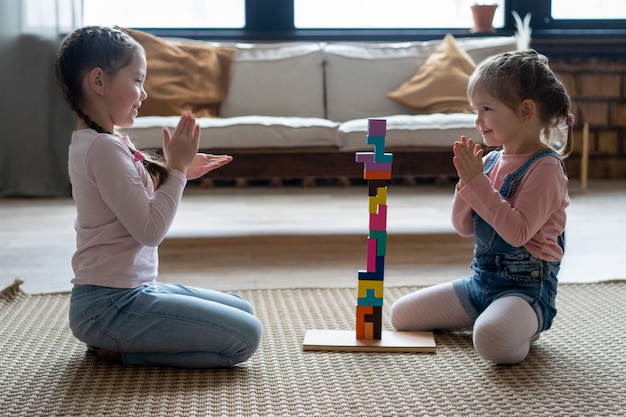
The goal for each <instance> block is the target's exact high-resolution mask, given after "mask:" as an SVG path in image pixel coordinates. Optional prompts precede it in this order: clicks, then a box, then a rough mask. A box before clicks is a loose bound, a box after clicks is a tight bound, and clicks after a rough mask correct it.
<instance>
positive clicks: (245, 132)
mask: <svg viewBox="0 0 626 417" xmlns="http://www.w3.org/2000/svg"><path fill="white" fill-rule="evenodd" d="M179 120H180V117H179V116H169V117H138V118H137V119H135V124H134V126H133V127H132V128H126V129H124V130H125V131H126V133H128V134H129V136H130V137H131V138H132V140H133V142H134V143H135V145H137V147H138V148H161V146H162V145H163V134H162V133H161V126H166V127H169V128H170V130H173V129H174V128H175V127H176V125H177V124H178V121H179ZM198 124H199V125H200V128H201V136H200V149H205V150H210V149H245V148H297V147H308V146H335V147H339V146H340V145H341V141H340V139H339V133H338V131H337V128H338V126H339V123H337V122H332V121H330V120H326V119H320V118H312V117H271V116H238V117H228V118H208V117H205V118H200V119H198ZM259 163H260V164H262V163H263V161H259Z"/></svg>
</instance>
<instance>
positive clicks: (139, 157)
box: [133, 151, 146, 162]
mask: <svg viewBox="0 0 626 417" xmlns="http://www.w3.org/2000/svg"><path fill="white" fill-rule="evenodd" d="M133 157H134V159H135V161H136V162H143V161H144V160H145V159H146V157H145V156H143V154H142V153H141V152H139V151H135V152H133Z"/></svg>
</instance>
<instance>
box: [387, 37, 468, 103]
mask: <svg viewBox="0 0 626 417" xmlns="http://www.w3.org/2000/svg"><path fill="white" fill-rule="evenodd" d="M475 68H476V64H474V61H473V60H472V58H471V57H470V56H469V55H468V53H467V52H465V51H464V50H463V49H461V48H460V47H459V46H458V45H457V43H456V41H455V40H454V37H453V36H452V35H450V34H448V35H446V37H445V39H444V40H443V42H442V43H441V44H440V45H439V47H438V48H437V51H435V53H434V54H432V55H431V56H429V57H428V59H427V60H426V62H425V63H424V65H422V66H421V67H420V69H419V70H418V71H417V74H415V75H414V76H413V77H411V79H410V80H408V81H407V82H405V83H404V84H402V85H401V86H400V87H398V88H397V89H396V90H394V91H392V92H390V93H389V94H387V97H388V98H390V99H391V100H393V101H395V102H396V103H398V104H401V105H403V106H404V107H407V108H408V109H409V110H411V111H412V112H414V113H417V114H428V113H473V110H472V106H471V105H470V103H469V100H468V98H467V84H468V82H469V79H470V76H471V75H472V73H473V72H474V69H475Z"/></svg>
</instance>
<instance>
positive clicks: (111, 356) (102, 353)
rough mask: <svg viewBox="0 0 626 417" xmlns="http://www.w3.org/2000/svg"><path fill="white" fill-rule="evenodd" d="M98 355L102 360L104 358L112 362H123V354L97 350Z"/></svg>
mask: <svg viewBox="0 0 626 417" xmlns="http://www.w3.org/2000/svg"><path fill="white" fill-rule="evenodd" d="M96 353H97V354H98V356H100V357H101V358H104V359H109V360H112V361H121V360H122V354H121V353H120V352H115V351H113V350H107V349H96Z"/></svg>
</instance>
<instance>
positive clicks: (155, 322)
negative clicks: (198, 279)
mask: <svg viewBox="0 0 626 417" xmlns="http://www.w3.org/2000/svg"><path fill="white" fill-rule="evenodd" d="M70 328H71V329H72V332H73V334H74V336H75V337H76V338H78V339H79V340H81V341H83V342H84V343H86V344H87V346H88V348H89V349H90V350H95V349H98V348H101V349H107V350H112V351H116V352H121V354H122V360H123V361H124V363H125V364H129V365H161V366H175V367H184V368H215V367H228V366H232V365H235V364H237V363H241V362H244V361H246V360H247V359H248V358H250V357H251V356H252V354H253V353H254V352H255V351H256V350H257V348H258V347H259V344H260V341H261V333H262V328H261V323H260V321H259V320H258V319H257V318H256V317H255V316H254V312H253V309H252V306H251V305H250V303H248V301H246V300H244V299H243V298H241V297H239V296H237V295H234V294H227V293H223V292H219V291H212V290H205V289H200V288H193V287H186V286H183V285H178V284H157V285H155V286H140V287H137V288H131V289H127V288H108V287H100V286H93V285H83V286H75V287H74V288H73V289H72V297H71V303H70Z"/></svg>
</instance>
